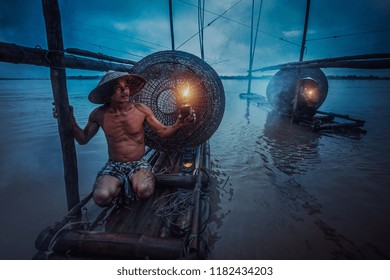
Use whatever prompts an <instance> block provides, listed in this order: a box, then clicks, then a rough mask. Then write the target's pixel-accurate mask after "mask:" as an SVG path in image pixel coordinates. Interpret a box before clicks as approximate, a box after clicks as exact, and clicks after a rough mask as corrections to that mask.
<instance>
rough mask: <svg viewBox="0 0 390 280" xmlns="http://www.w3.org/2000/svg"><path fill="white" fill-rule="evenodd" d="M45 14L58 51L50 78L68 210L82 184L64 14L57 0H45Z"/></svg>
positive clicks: (51, 40)
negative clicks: (68, 79)
mask: <svg viewBox="0 0 390 280" xmlns="http://www.w3.org/2000/svg"><path fill="white" fill-rule="evenodd" d="M42 7H43V15H44V18H45V24H46V36H47V44H48V49H49V51H52V52H56V53H58V55H57V56H55V60H56V61H54V65H57V66H56V67H50V79H51V84H52V89H53V97H54V102H55V106H56V109H57V112H58V118H57V120H58V131H59V134H60V140H61V147H62V158H63V165H64V178H65V187H66V198H67V204H68V209H69V210H70V209H72V208H73V206H75V205H76V204H78V203H79V202H80V195H79V187H78V171H77V158H76V149H75V143H74V137H73V132H72V127H71V125H70V121H69V119H70V111H69V100H68V92H67V87H66V72H65V60H64V56H63V50H64V47H63V41H62V30H61V17H60V10H59V6H58V1H56V0H42Z"/></svg>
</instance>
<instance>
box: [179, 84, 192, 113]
mask: <svg viewBox="0 0 390 280" xmlns="http://www.w3.org/2000/svg"><path fill="white" fill-rule="evenodd" d="M189 97H190V88H189V86H187V87H186V88H185V89H184V90H183V92H182V98H181V99H182V103H181V104H182V105H181V107H180V114H181V116H182V118H183V119H185V118H187V117H188V116H189V115H191V113H192V106H191V105H190V104H189Z"/></svg>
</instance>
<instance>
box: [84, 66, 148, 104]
mask: <svg viewBox="0 0 390 280" xmlns="http://www.w3.org/2000/svg"><path fill="white" fill-rule="evenodd" d="M119 78H125V79H126V80H127V82H128V84H129V88H130V93H131V95H134V94H136V93H137V92H138V91H140V90H141V89H142V88H143V87H144V85H145V83H146V81H145V79H144V78H143V77H142V76H140V75H135V74H129V73H126V72H116V71H108V72H107V73H106V74H105V75H104V76H103V78H102V79H101V80H100V82H99V84H98V85H97V86H96V88H94V89H93V90H92V91H91V92H90V93H89V96H88V99H89V101H91V102H92V103H95V104H103V103H106V102H107V101H108V100H109V98H110V97H111V95H112V93H113V86H114V83H115V82H116V81H117V80H118V79H119Z"/></svg>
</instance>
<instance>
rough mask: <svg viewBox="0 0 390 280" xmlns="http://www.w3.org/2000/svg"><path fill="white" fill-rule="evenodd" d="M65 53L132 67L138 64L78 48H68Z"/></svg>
mask: <svg viewBox="0 0 390 280" xmlns="http://www.w3.org/2000/svg"><path fill="white" fill-rule="evenodd" d="M65 52H67V53H71V54H75V55H81V56H87V57H93V58H97V59H103V60H108V61H114V62H119V63H124V64H131V65H135V64H137V62H136V61H133V60H129V59H124V58H118V57H113V56H109V55H105V54H102V53H94V52H91V51H86V50H81V49H77V48H67V49H66V50H65Z"/></svg>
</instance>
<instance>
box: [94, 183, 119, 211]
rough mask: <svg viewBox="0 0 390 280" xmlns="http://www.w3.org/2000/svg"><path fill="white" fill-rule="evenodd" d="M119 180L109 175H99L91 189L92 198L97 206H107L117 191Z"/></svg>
mask: <svg viewBox="0 0 390 280" xmlns="http://www.w3.org/2000/svg"><path fill="white" fill-rule="evenodd" d="M118 185H119V180H118V179H117V178H115V177H111V176H99V177H98V178H97V179H96V182H95V185H94V189H93V200H94V202H95V203H96V204H97V205H99V206H102V207H104V206H108V205H110V204H111V202H112V200H113V198H114V197H115V196H117V195H118V193H119V187H118Z"/></svg>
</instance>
